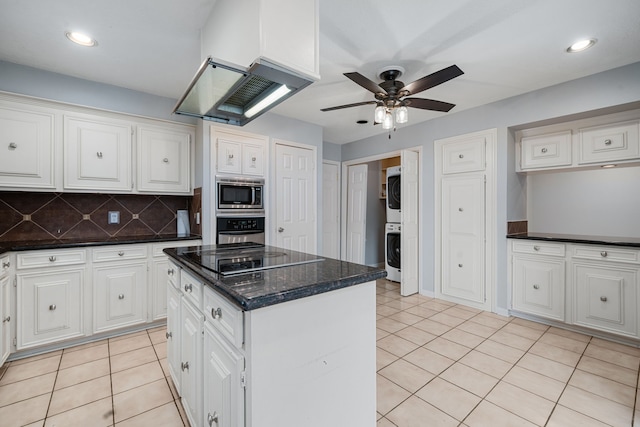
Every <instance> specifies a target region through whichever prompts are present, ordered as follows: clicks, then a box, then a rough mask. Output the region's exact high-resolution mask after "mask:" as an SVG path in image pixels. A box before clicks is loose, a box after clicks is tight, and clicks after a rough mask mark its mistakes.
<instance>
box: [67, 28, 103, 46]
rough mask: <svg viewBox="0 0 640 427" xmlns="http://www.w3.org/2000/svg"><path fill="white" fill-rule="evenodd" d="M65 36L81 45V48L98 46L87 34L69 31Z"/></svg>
mask: <svg viewBox="0 0 640 427" xmlns="http://www.w3.org/2000/svg"><path fill="white" fill-rule="evenodd" d="M64 35H65V36H67V38H68V39H69V40H71V41H72V42H74V43H76V44H79V45H80V46H86V47H94V46H96V45H97V44H98V42H97V41H96V40H95V39H92V38H91V37H89V36H88V35H86V34H83V33H80V32H78V31H67V32H65V33H64Z"/></svg>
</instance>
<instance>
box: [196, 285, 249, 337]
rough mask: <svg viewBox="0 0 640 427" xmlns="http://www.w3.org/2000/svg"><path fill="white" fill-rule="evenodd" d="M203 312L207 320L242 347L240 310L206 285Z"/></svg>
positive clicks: (241, 317) (241, 314) (241, 315)
mask: <svg viewBox="0 0 640 427" xmlns="http://www.w3.org/2000/svg"><path fill="white" fill-rule="evenodd" d="M204 313H205V316H206V321H207V322H210V323H211V324H212V325H213V326H214V327H215V328H216V330H218V331H219V332H220V333H221V334H222V335H223V336H224V337H225V338H227V339H228V340H229V341H230V342H232V343H233V344H234V345H235V346H236V347H238V348H240V347H242V343H243V342H244V336H243V319H244V317H243V313H242V310H240V309H239V308H237V307H235V306H234V305H233V304H231V303H230V302H228V301H227V300H225V299H224V297H222V296H221V295H219V294H217V293H216V292H215V291H214V290H213V289H211V288H209V287H208V286H207V287H205V290H204Z"/></svg>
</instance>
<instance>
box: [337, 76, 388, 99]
mask: <svg viewBox="0 0 640 427" xmlns="http://www.w3.org/2000/svg"><path fill="white" fill-rule="evenodd" d="M344 75H345V76H346V77H348V78H349V79H351V80H352V81H353V82H354V83H357V84H359V85H360V86H362V87H363V88H365V89H366V90H368V91H369V92H373V93H381V94H383V95H384V94H386V93H387V91H385V90H384V89H382V88H381V87H380V86H378V83H375V82H373V81H371V80H369V79H368V78H366V77H365V76H363V75H362V74H360V73H355V72H354V73H344Z"/></svg>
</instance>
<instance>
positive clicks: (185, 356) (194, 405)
mask: <svg viewBox="0 0 640 427" xmlns="http://www.w3.org/2000/svg"><path fill="white" fill-rule="evenodd" d="M181 304H182V308H181V311H182V313H181V314H182V322H181V323H182V331H181V332H180V340H181V343H182V345H181V346H180V348H181V350H182V355H181V362H180V371H181V378H180V382H181V391H182V393H181V396H182V406H183V407H184V410H185V412H186V413H187V417H188V418H189V423H190V424H191V425H192V426H199V425H202V424H203V423H202V335H203V330H202V329H203V322H204V319H203V316H202V314H201V313H199V312H198V311H197V310H196V309H195V308H193V307H192V306H191V304H189V303H187V302H186V301H185V300H184V298H183V299H182V302H181Z"/></svg>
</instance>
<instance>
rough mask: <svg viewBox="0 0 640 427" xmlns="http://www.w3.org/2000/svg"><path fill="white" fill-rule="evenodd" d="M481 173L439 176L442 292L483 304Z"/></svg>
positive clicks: (483, 219)
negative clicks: (440, 181) (440, 185)
mask: <svg viewBox="0 0 640 427" xmlns="http://www.w3.org/2000/svg"><path fill="white" fill-rule="evenodd" d="M484 194H485V188H484V174H465V175H462V176H449V177H445V178H442V231H441V232H442V265H441V268H442V284H441V291H442V293H443V294H444V295H448V296H451V297H455V298H459V299H462V300H467V301H470V302H474V303H478V304H483V303H484V302H485V279H484V277H485V275H484V264H485V262H484V224H485V218H484V217H485V206H484V202H485V196H484Z"/></svg>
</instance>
